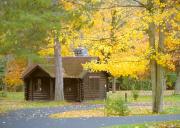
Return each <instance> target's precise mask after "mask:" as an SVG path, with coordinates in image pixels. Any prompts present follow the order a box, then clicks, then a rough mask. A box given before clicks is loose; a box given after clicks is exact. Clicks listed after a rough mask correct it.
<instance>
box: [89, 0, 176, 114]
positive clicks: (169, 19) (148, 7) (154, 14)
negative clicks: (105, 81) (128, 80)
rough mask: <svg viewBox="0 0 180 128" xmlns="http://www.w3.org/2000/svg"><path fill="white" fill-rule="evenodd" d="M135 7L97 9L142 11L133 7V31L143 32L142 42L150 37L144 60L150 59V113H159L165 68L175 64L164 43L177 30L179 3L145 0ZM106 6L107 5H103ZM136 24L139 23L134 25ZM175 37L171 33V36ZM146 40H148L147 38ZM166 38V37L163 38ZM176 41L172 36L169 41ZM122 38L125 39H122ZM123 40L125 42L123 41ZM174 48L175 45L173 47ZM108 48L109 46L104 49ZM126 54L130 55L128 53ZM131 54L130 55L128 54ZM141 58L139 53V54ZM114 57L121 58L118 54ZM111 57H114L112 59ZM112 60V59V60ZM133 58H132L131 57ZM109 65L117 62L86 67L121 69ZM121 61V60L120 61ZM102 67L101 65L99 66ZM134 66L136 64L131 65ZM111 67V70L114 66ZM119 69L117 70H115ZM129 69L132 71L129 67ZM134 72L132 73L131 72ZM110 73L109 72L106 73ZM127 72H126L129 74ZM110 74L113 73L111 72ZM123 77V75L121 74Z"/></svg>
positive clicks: (137, 2)
mask: <svg viewBox="0 0 180 128" xmlns="http://www.w3.org/2000/svg"><path fill="white" fill-rule="evenodd" d="M133 1H134V2H135V3H136V4H135V5H124V6H123V5H122V4H117V3H115V4H114V3H111V4H113V5H111V6H106V7H100V9H107V8H108V9H111V8H115V7H116V8H117V7H120V8H121V7H127V8H128V7H140V8H141V9H137V8H135V10H134V11H135V12H136V13H135V15H133V18H132V20H131V21H129V22H132V21H133V19H138V20H136V26H138V27H139V28H138V27H136V29H135V30H141V31H142V30H143V29H144V31H145V32H146V33H144V37H145V38H142V39H143V40H144V39H145V40H146V39H147V38H149V41H148V42H149V50H147V51H149V53H148V54H147V56H146V57H145V58H146V59H148V60H149V59H150V60H151V61H150V69H151V83H152V87H153V88H152V92H153V105H152V106H153V108H152V109H153V112H157V113H158V112H161V111H162V107H163V89H164V87H165V84H164V83H165V70H164V69H165V68H167V67H168V68H169V69H173V70H174V65H173V63H172V62H171V60H172V55H171V54H169V52H168V47H167V46H166V45H165V42H167V41H168V38H167V37H169V35H171V34H172V33H174V32H173V31H174V30H175V29H174V28H176V29H177V28H178V24H177V23H175V20H176V19H175V18H174V17H175V16H176V15H177V14H178V6H177V5H178V2H177V1H170V0H167V1H165V0H147V1H138V0H133ZM105 3H106V2H105ZM139 19H140V20H139ZM137 21H138V22H137ZM173 35H174V34H173ZM146 37H147V38H146ZM165 37H166V38H165ZM174 38H176V37H175V36H173V37H172V38H171V39H174ZM122 39H123V38H122ZM124 39H125V38H124ZM123 41H124V40H123ZM176 46H177V45H176ZM105 48H106V49H108V46H105ZM128 55H129V54H128ZM130 55H132V54H130ZM141 55H142V53H141ZM116 56H120V54H117V55H116ZM114 58H116V57H115V56H114ZM114 58H113V59H114ZM131 59H132V58H131ZM108 61H109V62H111V63H112V62H116V64H115V63H112V66H110V65H105V64H104V63H99V62H98V63H96V64H94V65H93V66H94V67H93V66H92V63H91V64H90V65H87V67H91V68H93V70H94V71H96V70H106V71H108V69H107V68H102V67H101V66H104V67H108V68H110V67H111V68H112V69H113V70H112V71H114V72H116V73H117V72H118V68H119V69H120V68H122V66H119V67H118V66H117V65H118V61H119V60H117V59H116V61H112V60H108ZM119 62H120V61H119ZM99 64H101V66H100V65H99ZM130 64H131V65H126V66H127V67H129V66H130V67H131V66H132V65H133V64H132V63H130ZM134 64H135V63H134ZM113 65H114V67H113ZM117 67H118V68H117ZM129 69H131V68H129ZM132 71H133V70H132ZM109 72H110V71H109ZM130 72H131V71H130V70H129V71H127V73H128V74H130ZM111 73H112V72H111ZM124 74H125V73H124Z"/></svg>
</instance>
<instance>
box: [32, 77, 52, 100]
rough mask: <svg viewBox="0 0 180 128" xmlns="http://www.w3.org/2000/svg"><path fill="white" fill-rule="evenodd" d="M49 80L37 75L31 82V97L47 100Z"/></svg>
mask: <svg viewBox="0 0 180 128" xmlns="http://www.w3.org/2000/svg"><path fill="white" fill-rule="evenodd" d="M49 90H50V81H49V79H48V78H44V77H37V78H35V79H34V84H33V99H34V100H48V99H49V98H50V96H49V94H50V92H49Z"/></svg>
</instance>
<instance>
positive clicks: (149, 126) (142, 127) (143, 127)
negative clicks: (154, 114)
mask: <svg viewBox="0 0 180 128" xmlns="http://www.w3.org/2000/svg"><path fill="white" fill-rule="evenodd" d="M179 127H180V120H179V121H167V122H158V123H144V124H133V125H117V126H111V127H106V128H179Z"/></svg>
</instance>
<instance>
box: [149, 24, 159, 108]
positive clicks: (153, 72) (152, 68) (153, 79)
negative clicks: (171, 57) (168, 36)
mask: <svg viewBox="0 0 180 128" xmlns="http://www.w3.org/2000/svg"><path fill="white" fill-rule="evenodd" d="M148 35H149V44H150V47H151V48H152V49H153V50H155V24H154V23H150V24H149V30H148ZM150 71H151V85H152V110H153V112H156V108H157V101H156V99H157V98H156V97H157V94H156V90H157V88H156V87H157V82H156V81H157V63H156V61H155V60H153V59H152V60H151V61H150Z"/></svg>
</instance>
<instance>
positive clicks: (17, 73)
mask: <svg viewBox="0 0 180 128" xmlns="http://www.w3.org/2000/svg"><path fill="white" fill-rule="evenodd" d="M26 65H27V63H26V61H25V60H24V59H16V60H13V61H10V62H9V63H8V64H7V73H6V74H5V78H4V82H5V83H6V84H7V85H8V86H9V87H10V88H11V89H12V88H15V87H16V86H19V85H22V84H23V82H22V80H21V76H22V73H23V71H24V70H25V68H26Z"/></svg>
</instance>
